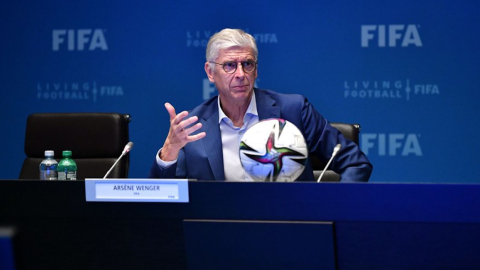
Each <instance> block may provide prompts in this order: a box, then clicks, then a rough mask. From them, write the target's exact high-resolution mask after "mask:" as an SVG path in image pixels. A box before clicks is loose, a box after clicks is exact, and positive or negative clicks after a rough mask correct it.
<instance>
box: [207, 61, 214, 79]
mask: <svg viewBox="0 0 480 270" xmlns="http://www.w3.org/2000/svg"><path fill="white" fill-rule="evenodd" d="M205 72H206V73H207V77H208V80H210V81H211V82H212V83H214V82H215V80H214V79H213V70H212V68H211V66H210V63H209V62H206V63H205Z"/></svg>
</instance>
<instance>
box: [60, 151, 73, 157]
mask: <svg viewBox="0 0 480 270" xmlns="http://www.w3.org/2000/svg"><path fill="white" fill-rule="evenodd" d="M62 155H63V157H66V158H69V157H72V151H70V150H65V151H63V152H62Z"/></svg>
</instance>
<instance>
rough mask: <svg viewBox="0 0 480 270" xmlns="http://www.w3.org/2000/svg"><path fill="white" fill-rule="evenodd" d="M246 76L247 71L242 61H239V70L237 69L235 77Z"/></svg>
mask: <svg viewBox="0 0 480 270" xmlns="http://www.w3.org/2000/svg"><path fill="white" fill-rule="evenodd" d="M244 76H245V71H243V66H242V62H239V63H237V70H235V77H238V78H243V77H244Z"/></svg>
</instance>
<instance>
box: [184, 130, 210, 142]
mask: <svg viewBox="0 0 480 270" xmlns="http://www.w3.org/2000/svg"><path fill="white" fill-rule="evenodd" d="M206 135H207V133H205V132H200V133H198V134H195V135H190V136H188V137H187V138H188V142H194V141H197V140H200V139H203V138H204V137H205V136H206Z"/></svg>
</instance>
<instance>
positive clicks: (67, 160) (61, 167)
mask: <svg viewBox="0 0 480 270" xmlns="http://www.w3.org/2000/svg"><path fill="white" fill-rule="evenodd" d="M62 156H63V159H62V160H60V162H59V163H58V167H57V171H58V180H77V163H75V161H74V160H73V159H72V151H69V150H66V151H63V152H62Z"/></svg>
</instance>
